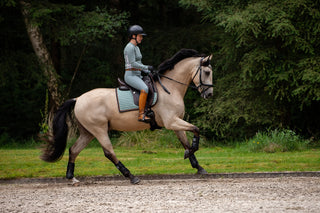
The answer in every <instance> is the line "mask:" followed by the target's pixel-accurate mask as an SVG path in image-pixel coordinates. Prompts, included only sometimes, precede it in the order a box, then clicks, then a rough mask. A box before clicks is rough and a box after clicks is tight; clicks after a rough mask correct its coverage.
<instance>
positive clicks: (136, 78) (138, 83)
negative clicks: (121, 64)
mask: <svg viewBox="0 0 320 213" xmlns="http://www.w3.org/2000/svg"><path fill="white" fill-rule="evenodd" d="M124 80H125V82H126V83H127V84H129V85H130V86H132V87H133V88H135V89H137V90H140V91H141V90H144V91H145V92H146V93H148V92H149V91H148V87H147V85H146V84H145V83H144V82H143V80H142V79H141V72H140V71H125V74H124Z"/></svg>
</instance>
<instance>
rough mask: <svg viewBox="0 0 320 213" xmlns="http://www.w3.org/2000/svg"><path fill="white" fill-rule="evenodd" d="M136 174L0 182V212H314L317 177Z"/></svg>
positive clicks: (319, 203) (319, 196) (319, 198)
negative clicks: (137, 177) (74, 181)
mask: <svg viewBox="0 0 320 213" xmlns="http://www.w3.org/2000/svg"><path fill="white" fill-rule="evenodd" d="M141 179H142V181H141V183H140V184H138V185H132V184H130V183H129V181H128V180H123V179H121V178H120V179H119V178H118V179H109V180H108V179H107V180H106V179H104V180H100V179H87V180H86V179H85V180H83V181H82V182H81V183H80V184H79V185H78V186H73V185H71V184H70V183H68V182H67V181H64V180H63V181H61V180H60V181H52V182H48V181H36V180H34V181H31V182H30V181H25V182H21V181H18V182H16V183H14V182H10V181H8V182H1V184H0V212H50V213H51V212H192V213H193V212H320V177H275V178H199V179H197V178H192V179H188V178H178V179H168V178H167V179H152V178H151V179H147V180H144V179H143V178H141ZM53 180H54V179H53Z"/></svg>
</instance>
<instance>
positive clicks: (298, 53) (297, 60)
mask: <svg viewBox="0 0 320 213" xmlns="http://www.w3.org/2000/svg"><path fill="white" fill-rule="evenodd" d="M180 2H181V3H182V4H183V5H186V6H196V7H197V8H198V9H199V10H200V11H202V12H203V15H204V18H205V19H206V20H209V21H210V22H212V23H213V24H217V26H219V27H221V29H222V30H223V33H222V34H221V37H220V38H218V39H219V40H220V41H221V42H220V43H219V47H218V52H217V53H215V54H214V56H215V57H214V58H215V59H216V60H215V65H216V77H217V82H216V85H217V86H216V88H215V90H214V91H215V98H214V100H213V101H210V102H209V103H208V102H201V104H200V105H199V108H198V114H199V116H201V118H203V119H200V121H199V122H198V125H199V126H201V127H204V128H205V129H206V130H207V132H206V133H209V135H211V136H214V137H216V138H218V139H224V138H236V137H239V136H251V135H252V134H253V133H254V132H256V131H258V130H259V129H264V128H266V127H280V128H281V127H288V128H292V129H296V130H297V131H298V132H302V133H304V134H306V135H310V134H311V135H313V136H319V131H316V129H319V127H320V125H319V124H316V126H314V125H315V123H316V121H317V120H319V110H318V109H317V107H316V106H319V98H320V97H319V95H320V88H319V86H320V78H319V76H320V69H319V68H320V63H319V57H320V52H319V49H320V40H319V39H318V38H319V36H320V11H319V8H320V3H319V1H311V0H294V1H291V0H282V1H265V0H260V1H225V2H223V3H221V5H220V6H217V3H216V1H199V2H197V3H193V1H188V0H181V1H180ZM208 105H210V106H211V108H210V109H209V108H208ZM310 110H312V111H310ZM307 114H308V115H309V116H308V118H309V119H308V120H305V116H306V115H307ZM310 115H312V116H310ZM311 117H312V118H311ZM204 118H208V119H207V120H206V121H205V119H204ZM301 123H304V125H301Z"/></svg>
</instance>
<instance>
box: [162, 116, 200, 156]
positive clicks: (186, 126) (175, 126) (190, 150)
mask: <svg viewBox="0 0 320 213" xmlns="http://www.w3.org/2000/svg"><path fill="white" fill-rule="evenodd" d="M166 128H167V129H172V130H174V131H175V132H176V134H177V136H178V138H179V140H180V142H181V143H182V144H183V146H184V148H185V150H186V151H185V153H184V158H185V159H186V158H189V156H191V155H192V154H194V153H195V152H196V151H198V149H199V141H200V130H199V128H198V127H196V126H194V125H192V124H190V123H188V122H186V121H184V120H182V119H180V118H176V119H175V120H174V121H173V122H171V123H169V124H168V125H167V126H166ZM179 131H182V132H184V131H189V132H192V133H193V134H194V136H193V139H192V144H191V146H190V144H189V141H188V139H187V136H186V135H185V132H184V133H179ZM177 132H178V133H177Z"/></svg>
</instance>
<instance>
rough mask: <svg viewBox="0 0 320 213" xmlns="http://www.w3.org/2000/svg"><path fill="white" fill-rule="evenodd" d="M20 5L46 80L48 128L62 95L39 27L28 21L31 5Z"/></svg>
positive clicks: (23, 2)
mask: <svg viewBox="0 0 320 213" xmlns="http://www.w3.org/2000/svg"><path fill="white" fill-rule="evenodd" d="M20 5H21V12H22V15H23V17H24V22H25V24H26V28H27V32H28V35H29V39H30V41H31V44H32V47H33V50H34V52H35V54H36V55H37V57H38V60H39V63H40V67H41V69H42V70H43V72H44V75H45V76H46V78H47V86H48V90H49V100H50V103H49V106H48V108H49V110H48V115H45V116H46V117H45V118H44V119H45V122H46V123H47V124H48V127H49V128H50V125H49V124H51V123H52V122H51V121H52V119H53V113H54V111H55V110H56V109H57V108H58V106H60V104H61V102H62V95H61V93H60V92H59V88H58V87H59V82H58V77H57V73H56V70H55V68H54V65H53V62H52V59H51V57H50V54H49V51H48V49H47V47H46V45H45V44H44V42H43V37H42V34H41V32H40V29H39V27H38V26H37V25H36V24H35V23H32V21H31V19H30V13H29V12H30V8H31V4H30V3H27V2H25V1H20Z"/></svg>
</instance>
